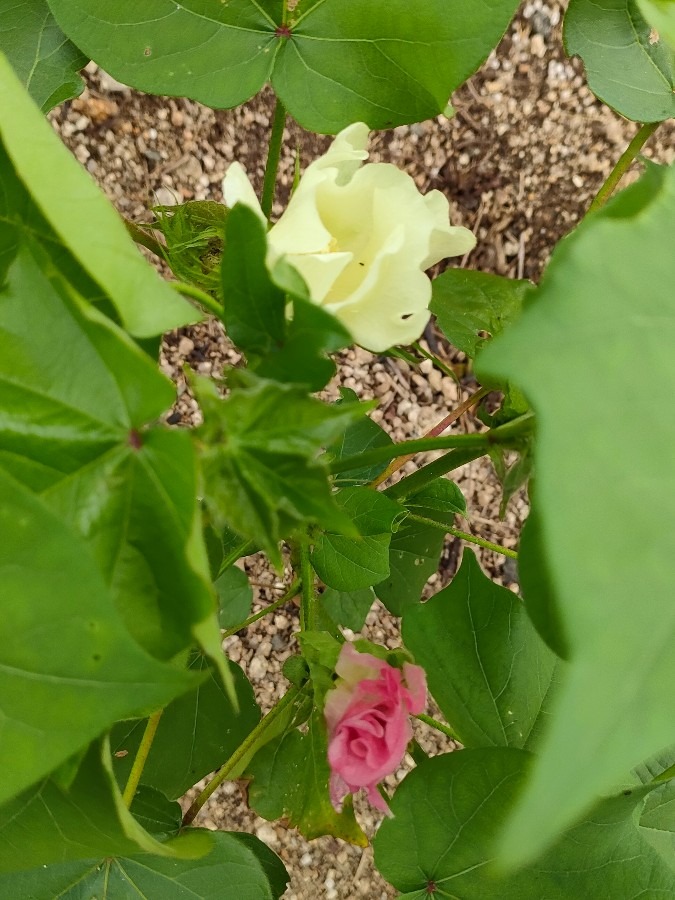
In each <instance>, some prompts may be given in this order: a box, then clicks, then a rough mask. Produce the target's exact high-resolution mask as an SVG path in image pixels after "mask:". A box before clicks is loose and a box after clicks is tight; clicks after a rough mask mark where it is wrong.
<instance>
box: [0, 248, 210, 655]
mask: <svg viewBox="0 0 675 900" xmlns="http://www.w3.org/2000/svg"><path fill="white" fill-rule="evenodd" d="M43 264H45V260H44V258H43V256H42V255H41V253H40V252H39V248H37V247H35V245H33V244H31V243H30V241H29V240H28V239H27V238H26V241H25V242H24V243H23V244H22V247H21V249H20V250H19V251H18V253H17V255H16V257H15V259H14V261H13V263H12V265H11V266H10V269H9V272H8V275H7V283H6V286H5V289H4V291H3V292H2V294H0V319H1V321H2V325H1V326H0V389H1V390H2V393H3V415H2V417H0V465H2V466H4V467H5V468H6V469H7V470H8V471H9V472H10V473H11V474H12V475H14V476H15V477H16V478H18V479H20V480H21V481H23V482H24V483H25V484H26V485H27V486H28V487H30V488H31V489H32V490H34V491H37V492H40V493H41V494H42V497H43V499H44V500H45V502H46V503H47V504H48V505H49V506H50V507H51V509H52V510H53V511H54V512H55V513H56V514H57V515H58V516H59V518H61V519H62V520H63V521H64V522H66V523H68V524H69V525H70V526H71V527H73V528H74V529H76V530H77V531H78V532H79V533H80V534H81V535H82V536H83V537H84V538H85V540H86V541H87V544H88V546H89V548H90V551H91V553H92V555H93V557H94V558H95V560H96V562H97V564H98V566H99V568H100V570H101V573H102V575H103V578H104V581H105V583H106V585H107V586H108V587H109V589H110V591H111V593H112V596H113V597H114V599H115V603H116V604H117V605H118V608H119V609H120V611H121V613H122V615H123V618H124V621H125V624H126V627H127V628H128V630H129V631H130V632H131V634H132V635H133V636H134V637H135V638H136V640H138V641H139V643H141V644H142V645H143V646H144V647H145V648H146V649H147V650H148V651H149V652H151V653H152V654H153V655H156V656H158V657H161V658H163V659H168V658H170V657H172V656H173V655H174V654H176V653H177V652H179V651H181V650H183V649H185V648H186V647H188V646H190V645H191V644H192V643H193V642H194V639H195V636H196V635H197V631H196V629H197V628H199V627H203V628H205V629H207V631H206V632H205V633H204V634H203V635H201V634H200V640H201V641H210V642H211V643H213V642H214V641H215V642H216V643H218V642H219V632H218V630H217V623H216V619H215V605H214V601H213V597H212V593H211V588H210V584H209V582H210V578H209V572H208V561H207V559H206V553H205V550H204V546H203V542H202V539H201V534H200V510H199V507H198V504H197V500H196V497H197V494H198V480H197V462H196V455H195V452H194V449H193V446H192V441H191V438H190V435H189V434H188V433H187V432H185V431H179V430H177V429H173V430H169V429H165V428H157V427H152V426H153V425H154V422H155V420H156V419H157V418H159V416H160V415H161V413H162V412H163V411H164V410H165V409H166V408H167V407H168V406H169V405H170V404H171V402H172V399H173V397H174V395H175V389H174V387H173V385H172V384H171V382H169V380H168V379H167V378H165V377H164V376H163V375H161V374H160V373H159V372H158V371H157V368H156V365H155V364H154V363H153V362H152V361H151V360H150V359H149V358H148V357H147V356H146V355H145V354H144V353H143V352H142V351H141V350H140V349H139V348H138V347H137V346H136V345H135V344H134V343H133V342H132V341H131V340H130V339H129V338H128V337H127V336H126V335H125V334H124V333H123V332H122V331H121V330H120V329H119V328H117V326H115V325H113V323H112V322H110V320H109V319H106V318H105V317H104V316H103V315H102V314H101V313H99V312H98V311H97V310H96V309H95V308H94V307H92V306H89V305H88V304H86V303H85V302H84V301H82V300H80V299H79V298H78V297H77V296H76V295H75V294H74V292H73V291H72V290H71V289H70V288H69V287H68V286H67V285H65V284H64V283H63V282H62V280H61V279H60V277H59V276H57V275H56V274H55V273H51V272H50V273H45V272H44V271H42V270H41V265H43ZM49 274H51V276H52V277H51V278H50V277H49ZM36 322H38V323H41V325H40V327H36V326H35V323H36ZM64 347H67V348H68V356H67V361H66V362H65V364H64V357H63V354H62V348H64ZM208 629H210V635H211V636H210V637H208V634H207V632H208ZM217 652H218V654H220V650H218V651H217Z"/></svg>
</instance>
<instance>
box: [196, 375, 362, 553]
mask: <svg viewBox="0 0 675 900" xmlns="http://www.w3.org/2000/svg"><path fill="white" fill-rule="evenodd" d="M196 391H197V394H198V398H199V401H200V403H201V406H202V409H203V411H204V425H203V426H202V427H201V429H200V434H201V435H202V436H203V444H202V460H203V465H204V476H205V481H206V497H205V499H206V503H207V505H208V506H209V509H210V511H211V514H212V515H213V517H214V520H215V521H216V522H217V523H218V524H225V523H227V524H228V525H230V526H231V527H232V528H234V529H235V530H236V531H237V532H238V533H239V534H241V535H243V536H244V537H250V538H252V539H253V540H255V541H258V542H259V543H260V545H261V546H263V547H264V548H265V550H266V551H267V553H268V554H269V555H270V557H271V558H272V559H273V560H274V562H275V563H277V564H279V565H280V563H281V557H280V554H279V548H278V542H279V541H280V540H281V539H282V538H284V537H287V536H288V535H289V534H290V533H291V532H292V531H293V530H294V529H296V528H297V527H298V526H299V525H302V524H304V523H307V522H314V523H317V524H320V525H321V526H322V527H324V528H327V529H331V530H334V531H337V532H343V533H347V534H352V535H354V536H356V534H357V531H356V529H355V527H354V525H353V524H352V521H351V519H350V518H349V516H347V514H346V513H344V512H343V511H342V510H341V509H340V507H339V506H338V505H337V504H336V502H335V500H334V498H333V495H332V493H331V489H330V485H329V482H328V475H327V471H326V469H325V468H324V465H323V463H322V462H321V461H320V460H318V459H317V456H318V453H319V450H320V449H321V447H322V446H325V444H327V443H329V442H330V441H331V440H333V439H334V438H335V437H336V436H337V435H338V434H340V433H341V432H342V431H343V430H344V428H345V427H346V425H347V424H348V423H349V421H350V420H351V419H353V418H356V417H357V416H360V415H361V411H360V410H359V409H358V408H356V409H354V408H352V406H347V407H343V408H340V407H335V406H328V405H327V404H325V403H321V402H320V401H319V400H315V399H314V398H312V397H308V396H307V394H306V393H305V391H303V390H301V389H299V388H297V387H294V386H292V385H284V384H278V383H277V382H272V381H267V380H264V379H259V378H256V377H254V376H248V377H247V378H246V379H245V381H244V386H242V387H238V388H235V390H233V391H232V392H231V394H230V395H229V397H228V398H227V399H226V400H223V399H222V398H221V397H220V396H219V395H218V393H217V391H216V388H215V385H214V384H213V382H210V381H207V380H206V379H199V380H198V381H197V383H196Z"/></svg>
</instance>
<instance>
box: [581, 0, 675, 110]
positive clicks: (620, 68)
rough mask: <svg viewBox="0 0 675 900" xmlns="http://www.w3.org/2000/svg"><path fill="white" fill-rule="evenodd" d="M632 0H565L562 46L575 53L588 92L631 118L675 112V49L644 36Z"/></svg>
mask: <svg viewBox="0 0 675 900" xmlns="http://www.w3.org/2000/svg"><path fill="white" fill-rule="evenodd" d="M650 35H651V29H650V27H649V25H648V24H647V23H646V22H645V20H644V19H643V18H642V15H641V14H640V11H639V9H638V5H637V2H636V0H570V5H569V7H568V9H567V13H566V14H565V29H564V38H565V50H566V51H567V53H568V54H570V55H571V56H572V55H577V56H580V57H581V58H582V60H583V62H584V66H585V68H586V77H587V78H588V84H589V87H590V89H591V90H592V91H593V93H594V94H595V95H596V96H597V97H599V98H600V99H601V100H602V101H604V102H605V103H607V104H608V105H609V106H611V107H612V108H613V109H615V110H616V111H617V112H618V113H621V115H622V116H625V117H626V118H627V119H632V120H633V121H634V122H662V121H663V120H664V119H669V118H670V117H671V116H673V115H675V96H674V95H673V88H674V87H675V54H674V53H673V50H672V48H670V47H668V46H666V45H664V44H663V43H661V42H658V41H657V42H654V43H653V42H652V41H651V40H650Z"/></svg>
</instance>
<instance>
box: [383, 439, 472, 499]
mask: <svg viewBox="0 0 675 900" xmlns="http://www.w3.org/2000/svg"><path fill="white" fill-rule="evenodd" d="M484 453H485V450H484V448H482V447H478V448H474V449H466V450H452V451H451V452H450V453H446V454H445V456H441V457H440V458H439V459H435V460H434V461H433V462H431V463H427V465H426V466H422V467H421V468H420V469H418V470H417V471H416V472H413V473H412V475H407V476H406V477H405V478H402V479H401V480H400V481H397V482H396V484H392V485H390V487H388V488H385V490H384V491H383V492H382V493H383V494H386V495H387V497H391V498H392V499H394V500H402V499H405V498H406V497H410V496H411V495H412V494H416V493H417V492H418V491H421V490H422V488H425V487H426V486H427V485H428V484H431V482H432V481H436V479H437V478H442V477H443V475H447V474H448V472H452V471H454V470H455V469H459V468H461V466H465V465H466V464H467V463H470V462H473V460H474V459H478V458H479V457H480V456H483V455H484Z"/></svg>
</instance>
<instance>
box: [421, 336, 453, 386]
mask: <svg viewBox="0 0 675 900" xmlns="http://www.w3.org/2000/svg"><path fill="white" fill-rule="evenodd" d="M412 346H413V347H414V348H415V350H417V352H418V353H420V354H421V355H422V356H423V357H424V358H425V359H430V360H431V362H432V363H433V364H434V365H435V366H436V368H437V369H439V371H441V372H442V373H443V374H444V375H448V376H449V377H450V378H452V380H453V381H457V373H456V372H454V371H453V370H452V369H451V368H450V366H449V365H448V364H447V363H444V362H443V360H442V359H439V358H438V357H437V356H436V355H435V354H434V353H431V352H430V351H429V350H425V349H424V347H423V346H422V345H421V344H420V342H419V341H415V343H414V344H413V345H412Z"/></svg>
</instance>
